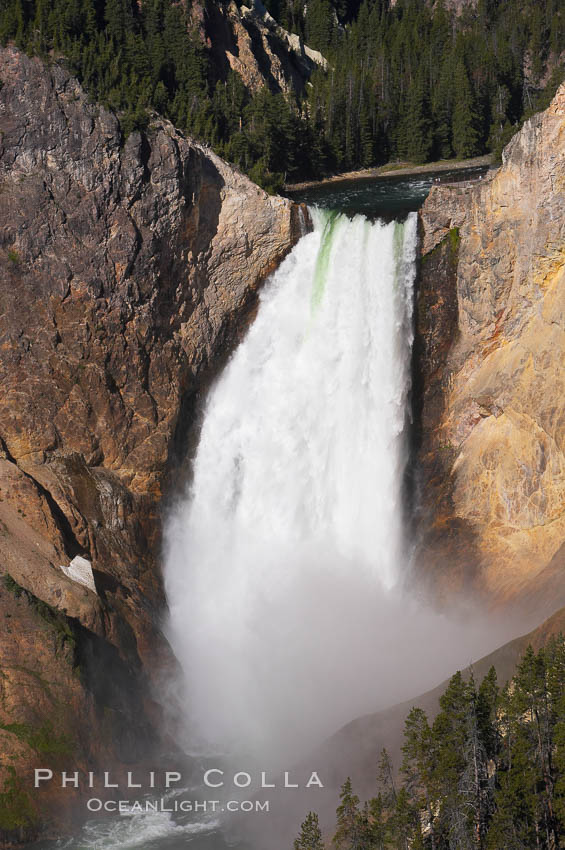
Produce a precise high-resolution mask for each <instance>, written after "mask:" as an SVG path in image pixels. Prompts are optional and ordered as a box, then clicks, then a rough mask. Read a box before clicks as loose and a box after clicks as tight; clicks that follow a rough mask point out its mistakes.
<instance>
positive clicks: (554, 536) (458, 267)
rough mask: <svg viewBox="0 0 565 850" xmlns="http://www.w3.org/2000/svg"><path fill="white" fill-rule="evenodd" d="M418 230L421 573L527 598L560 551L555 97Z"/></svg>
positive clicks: (433, 196)
mask: <svg viewBox="0 0 565 850" xmlns="http://www.w3.org/2000/svg"><path fill="white" fill-rule="evenodd" d="M420 218H421V229H422V252H423V255H424V257H423V263H422V281H421V287H420V299H419V305H418V307H419V310H418V315H419V318H418V323H419V327H418V330H419V350H420V352H421V359H420V363H419V367H418V368H419V381H420V394H419V400H418V403H419V406H420V429H419V430H420V440H421V442H420V448H419V451H420V460H421V464H422V477H421V480H420V483H421V485H422V493H421V504H422V512H423V516H422V522H421V525H420V531H421V532H422V534H423V539H422V541H421V544H422V545H421V552H420V555H421V559H422V560H423V561H424V563H425V567H426V569H427V570H432V571H433V574H434V575H436V576H437V575H439V576H441V577H442V581H443V579H445V580H446V581H447V582H448V583H451V584H454V585H459V584H460V583H461V582H462V581H463V580H464V579H465V577H467V578H469V579H470V580H471V581H472V582H474V583H475V584H476V585H477V586H478V587H480V588H481V589H482V590H485V591H487V592H488V593H489V594H490V595H494V596H495V597H504V598H507V597H510V596H514V595H522V594H524V592H525V591H526V589H527V590H528V593H530V592H531V586H530V585H531V583H532V582H533V581H534V580H535V579H536V576H538V575H539V574H540V573H541V572H542V571H543V570H544V568H545V567H546V566H547V565H549V564H550V562H552V559H554V558H555V557H556V556H557V557H558V558H559V557H561V556H559V551H560V548H561V546H562V544H563V542H564V541H565V410H564V401H563V400H564V398H565V368H564V367H565V310H564V306H565V247H564V246H565V86H562V87H561V88H560V90H559V91H558V93H557V95H556V97H555V99H554V100H553V102H552V104H551V106H550V108H549V109H548V110H547V111H546V112H544V113H541V114H539V115H536V116H535V117H533V118H532V119H530V120H529V121H528V122H527V123H526V124H525V125H524V127H523V129H522V130H521V132H520V133H518V135H517V136H515V137H514V139H513V140H512V141H511V143H510V144H509V145H508V147H507V148H506V150H505V152H504V161H503V165H502V167H501V168H500V169H499V170H498V171H496V172H495V173H494V174H493V175H492V176H490V178H486V179H485V180H484V181H482V182H481V183H479V184H477V185H474V186H472V187H466V186H463V187H453V188H449V187H441V186H440V187H434V188H433V189H432V191H431V193H430V196H429V198H428V200H427V201H426V203H425V204H424V207H423V209H422V210H421V215H420ZM456 228H458V230H456ZM439 328H442V331H441V333H438V329H439ZM434 340H435V342H434ZM446 558H447V559H448V560H447V562H446V560H445V559H446ZM552 563H553V568H555V560H553V562H552ZM552 575H553V576H554V577H555V569H553V570H552ZM538 584H540V586H541V582H540V583H538ZM561 584H563V583H561ZM554 592H555V598H554V600H553V604H554V605H555V607H557V606H558V604H559V602H560V600H561V599H562V598H563V592H564V591H563V589H562V587H560V586H559V584H558V583H557V584H556V585H555V587H554Z"/></svg>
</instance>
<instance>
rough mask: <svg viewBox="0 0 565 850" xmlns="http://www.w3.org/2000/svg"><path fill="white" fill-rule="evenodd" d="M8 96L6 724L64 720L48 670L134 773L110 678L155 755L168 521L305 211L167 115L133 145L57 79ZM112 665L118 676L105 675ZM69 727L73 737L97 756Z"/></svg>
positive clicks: (2, 333)
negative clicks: (192, 447)
mask: <svg viewBox="0 0 565 850" xmlns="http://www.w3.org/2000/svg"><path fill="white" fill-rule="evenodd" d="M0 79H1V80H2V84H3V85H2V88H1V90H0V115H1V121H2V134H1V136H0V181H1V184H0V192H1V199H2V200H1V203H0V386H1V387H2V392H1V393H0V572H1V573H6V574H9V576H10V578H9V579H7V584H6V583H4V584H3V585H2V586H1V587H0V608H1V610H2V611H5V616H6V617H7V618H8V619H9V621H10V629H8V630H5V631H4V632H3V641H2V653H3V656H2V657H3V658H4V659H5V660H6V664H7V665H8V661H7V659H9V658H11V657H14V658H15V659H16V661H15V662H14V664H13V665H11V666H10V665H8V666H9V667H10V670H9V672H8V673H7V674H6V675H7V677H8V679H9V691H10V698H9V699H7V700H3V701H2V703H1V705H0V723H2V724H9V723H21V722H25V723H29V724H31V725H32V726H33V725H34V724H36V723H39V722H40V718H41V717H43V716H48V712H47V713H46V712H45V711H44V708H45V705H44V702H42V700H41V699H38V696H37V693H36V691H37V688H39V687H40V679H39V678H38V676H39V675H40V674H41V675H43V674H42V671H45V670H47V672H48V674H49V675H48V676H46V679H47V680H48V681H51V682H53V683H54V684H53V689H54V694H55V697H56V700H57V701H58V702H59V703H60V704H62V705H68V707H69V711H72V713H73V714H75V715H77V716H82V717H83V720H84V724H85V726H88V728H89V729H90V732H89V735H88V741H89V743H88V747H87V749H89V750H92V748H94V749H95V750H97V752H98V753H99V754H100V753H104V754H105V757H110V756H111V755H112V754H113V755H114V756H116V757H118V756H117V755H116V754H117V752H118V741H119V739H120V738H121V739H122V740H123V739H124V735H123V734H122V733H120V732H119V729H118V727H116V729H114V730H113V731H112V730H111V729H110V726H111V724H110V726H108V724H107V722H106V720H104V717H106V715H105V714H104V710H105V707H108V706H107V705H106V703H104V699H106V696H105V695H104V694H103V693H102V694H101V693H95V692H94V691H93V690H92V682H93V681H94V678H96V677H98V678H99V679H100V680H102V679H103V678H104V675H105V673H104V669H105V670H106V673H107V675H108V676H111V677H113V679H114V681H116V682H120V681H121V682H122V683H123V691H124V693H123V694H121V696H119V695H117V694H114V695H113V696H112V695H110V697H108V699H113V700H114V703H115V704H113V705H112V706H110V707H109V710H110V711H112V710H115V711H119V712H121V717H122V720H124V718H125V721H126V722H127V723H129V726H130V729H131V730H132V734H135V733H136V731H137V732H139V735H138V736H137V737H138V739H139V740H147V739H148V737H149V733H148V731H147V729H148V727H149V726H150V725H151V722H152V721H150V719H148V718H149V717H150V715H151V712H152V711H153V709H152V707H151V706H150V705H148V704H144V700H143V699H142V698H141V697H140V692H139V687H138V686H137V685H135V684H132V682H137V683H138V685H139V683H141V682H143V680H144V677H146V676H148V675H149V674H151V672H152V671H154V670H157V669H160V668H162V666H163V663H164V662H163V658H162V656H163V654H164V655H165V657H167V650H166V646H165V644H164V642H163V640H162V639H161V638H160V631H159V622H160V617H161V612H162V606H163V601H164V599H163V592H162V588H161V579H160V575H159V571H158V569H157V565H156V556H157V554H158V548H159V517H158V504H159V500H160V496H161V492H162V490H163V484H164V481H165V480H166V478H167V475H168V473H169V471H170V470H171V469H172V468H173V467H174V465H175V461H176V460H178V457H179V455H180V453H182V451H183V445H184V440H185V438H186V434H185V432H184V431H183V430H181V429H179V427H178V422H179V418H180V411H181V409H182V411H183V416H182V422H183V427H184V428H186V427H189V425H190V422H191V411H192V409H193V407H194V399H195V396H196V394H197V392H198V390H199V388H200V387H201V386H202V383H203V382H204V381H206V380H209V378H210V376H211V375H212V374H213V373H214V371H215V370H216V369H217V368H218V366H219V365H220V362H223V361H222V358H224V357H225V354H226V351H229V349H230V346H231V345H232V344H234V343H235V341H236V340H237V338H238V335H239V334H240V333H241V331H242V328H243V327H244V326H245V321H246V317H247V316H248V315H249V314H250V311H252V309H253V306H254V299H255V292H256V290H257V288H258V286H259V285H260V283H261V282H262V280H263V279H264V278H265V277H266V275H267V274H268V273H269V272H270V271H271V270H272V269H273V268H274V267H276V265H277V264H278V262H279V261H280V260H281V259H282V257H284V255H285V254H286V253H287V252H288V251H289V250H290V248H291V247H292V245H293V244H294V242H295V241H296V239H297V238H298V235H299V230H300V228H299V218H298V214H297V212H298V208H297V207H295V206H294V205H293V204H291V203H290V202H289V201H286V200H283V199H282V198H277V197H269V196H268V195H266V194H265V193H264V192H263V191H261V190H260V189H259V188H258V187H256V186H255V185H254V184H253V183H251V182H250V181H249V180H248V179H247V178H246V177H244V176H243V175H242V174H240V173H239V172H237V171H236V170H234V169H233V168H231V167H230V166H228V165H227V164H226V163H224V162H223V161H222V160H221V159H219V158H218V157H216V156H215V155H214V154H212V153H211V152H209V151H208V150H205V149H203V148H202V147H200V146H199V145H197V144H196V143H194V142H193V141H192V140H190V139H187V138H185V137H184V136H182V134H180V133H178V132H177V131H176V130H175V129H174V128H173V127H172V125H170V124H169V123H167V122H166V121H164V120H162V119H161V118H159V117H157V116H156V117H155V118H154V120H153V121H152V123H151V126H150V128H149V129H148V131H147V132H146V133H144V134H140V133H132V134H131V135H130V136H129V137H128V138H127V139H125V138H123V136H122V132H121V129H120V125H119V122H118V120H117V119H116V117H115V116H114V115H113V114H111V113H109V112H107V111H106V110H104V109H103V108H102V107H99V106H96V105H94V104H91V103H89V102H88V100H87V97H86V95H85V94H84V92H83V91H82V90H81V88H80V86H79V85H78V83H77V82H76V80H74V79H73V78H72V77H70V76H69V74H68V72H67V71H65V70H64V68H63V67H62V66H60V65H58V64H57V63H52V64H50V65H49V66H46V65H44V64H43V63H42V62H41V61H40V60H38V59H30V58H28V57H27V56H25V55H23V54H21V53H20V52H19V51H17V50H16V49H14V48H7V49H3V50H0ZM77 558H79V559H80V558H82V559H83V562H81V561H77V560H76V559H77ZM84 562H86V563H87V564H88V565H89V567H88V569H89V570H90V566H91V568H92V570H91V575H92V577H93V580H94V588H95V590H93V588H92V584H91V581H90V573H89V577H88V581H86V582H85V581H83V582H81V581H77V580H76V575H75V574H74V573H73V574H71V572H72V571H70V565H71V564H73V563H74V564H75V566H76V564H77V563H78V564H79V565H80V564H82V573H84V570H85V569H86V567H85V563H84ZM61 567H65V570H66V572H65V570H63V569H62V568H61ZM75 572H76V571H75ZM22 589H23V590H22ZM23 591H25V592H23ZM39 603H45V604H46V605H48V606H50V607H49V610H50V611H53V612H55V615H54V616H55V619H53V618H51V621H50V617H51V615H50V614H49V613H48V610H47V609H46V608H45V607H43V608H42V607H41V605H40V604H39ZM28 609H29V610H28ZM38 612H39V613H38ZM42 614H43V615H45V616H46V617H47V620H46V619H45V616H44V617H43V618H42V616H41V615H42ZM38 617H39V619H38ZM30 618H31V620H32V621H34V622H35V620H36V621H37V629H38V630H39V631H38V634H39V638H38V639H37V645H36V643H35V642H34V640H33V639H26V642H25V653H26V659H27V660H26V664H25V669H26V670H27V671H28V672H27V673H26V674H25V676H24V672H22V670H21V669H20V667H22V668H23V665H19V666H18V665H17V663H16V662H17V659H18V658H20V656H21V649H17V648H16V643H18V641H19V642H20V643H21V640H22V637H21V629H20V628H19V624H20V621H21V623H24V622H25V623H28V621H31V620H30ZM58 618H59V619H58ZM60 618H62V619H60ZM69 618H73V620H72V623H71V626H72V628H71V631H72V630H73V629H76V634H75V632H74V631H72V635H69V636H68V637H69V641H70V640H71V637H72V641H73V642H74V643H73V644H72V647H75V648H76V652H75V648H72V647H71V644H70V643H69V642H67V643H66V644H65V645H66V650H65V652H59V651H58V648H59V649H60V640H59V639H60V638H61V634H63V637H64V634H65V631H64V630H65V628H66V627H67V626H66V625H65V624H68V623H69V622H70V620H69ZM40 626H41V629H40V628H39V627H40ZM26 628H27V626H26ZM43 628H45V629H47V637H46V636H45V635H44V634H43V631H42V629H43ZM61 630H62V631H61ZM58 641H59V642H58ZM65 641H66V638H65ZM69 647H71V648H69ZM85 647H91V649H92V647H98V649H96V651H94V649H93V650H92V652H90V649H89V650H88V652H87V650H86V649H85ZM81 653H82V654H81ZM79 656H80V657H79ZM95 656H96V657H97V658H99V659H106V661H105V662H104V669H101V670H98V671H97V673H96V676H94V673H93V676H89V673H88V671H89V667H88V665H89V659H90V660H92V658H94V657H95ZM81 658H82V661H81V660H80V659H81ZM109 659H110V660H109ZM158 659H160V660H158ZM106 662H107V663H106ZM93 663H94V662H93ZM120 665H121V666H120ZM75 667H76V668H77V669H78V668H80V676H79V677H78V678H77V676H76V675H72V673H73V669H74V668H75ZM122 668H123V669H122ZM2 669H3V670H4V665H3V666H2ZM6 669H8V667H6ZM30 671H31V672H30ZM34 674H37V675H35V677H34ZM26 677H27V678H26ZM93 677H94V678H93ZM24 679H25V681H24ZM6 681H7V680H6ZM69 682H71V683H72V688H71V686H70V684H69ZM30 683H31V684H30ZM32 685H33V686H34V687H32ZM6 687H8V684H6ZM127 691H130V692H131V693H130V696H129V697H128V696H127V693H126V692H127ZM144 693H146V694H148V693H149V688H145V691H144ZM122 697H123V701H122V703H120V700H121V699H122ZM99 703H100V704H99ZM38 707H39V708H41V710H39V708H38ZM81 712H82V715H81ZM69 716H70V715H69V713H68V711H67V709H65V711H63V712H62V714H60V715H59V716H58V718H57V728H58V729H59V731H62V732H69V734H70V735H71V739H72V742H73V747H75V746H76V747H78V748H80V747H82V750H81V751H80V752H81V753H82V756H81V757H83V756H84V758H85V759H86V758H88V759H91V758H94V756H95V755H96V753H92V752H88V753H87V752H86V750H85V749H84V747H85V746H86V744H85V742H84V740H83V741H82V743H80V742H78V739H76V738H75V737H73V736H74V732H73V731H72V730H70V727H69V723H70V720H69ZM103 720H104V724H106V725H104V724H102V721H103ZM100 724H102V725H100ZM136 724H137V725H136ZM73 729H74V727H73ZM6 737H7V738H8V739H9V740H11V738H10V736H9V735H8V733H3V738H6ZM12 737H13V736H12ZM83 737H84V736H83ZM16 744H17V747H19V748H20V749H21V747H22V746H24V749H25V742H24V743H23V744H22V742H21V741H16V740H15V738H14V746H16ZM3 747H4V748H5V749H6V748H7V749H8V750H9V749H10V747H9V742H4V741H3ZM28 755H29V757H30V758H31V757H33V753H31V750H29V748H28ZM79 755H80V754H79ZM79 755H77V758H78V757H79ZM139 756H140V754H139V753H133V755H132V754H131V753H130V754H129V756H128V757H132V758H134V759H135V758H138V757H139ZM18 763H19V764H21V765H22V766H25V764H24V760H23V757H22V758H20V756H18ZM0 787H1V783H0Z"/></svg>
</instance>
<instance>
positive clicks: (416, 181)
mask: <svg viewBox="0 0 565 850" xmlns="http://www.w3.org/2000/svg"><path fill="white" fill-rule="evenodd" d="M488 172H489V166H488V165H482V166H472V167H469V168H452V169H447V170H445V169H444V170H439V171H430V172H426V173H424V174H414V175H406V174H404V175H399V176H392V175H390V174H389V175H386V176H381V177H363V176H361V177H353V178H346V179H343V180H342V179H340V180H331V181H327V182H322V183H319V184H317V185H315V186H309V187H307V188H303V189H293V190H289V191H288V192H287V193H286V194H287V195H288V197H289V198H291V199H292V200H293V201H296V202H299V203H305V204H308V205H311V206H317V207H322V208H324V209H337V210H339V211H340V212H343V213H346V215H356V214H361V215H364V216H367V218H384V219H386V220H387V221H389V220H390V219H392V218H402V217H404V216H405V215H406V214H407V213H409V212H415V211H416V210H418V209H419V208H420V207H421V206H422V204H423V203H424V201H425V200H426V198H427V197H428V194H429V191H430V189H431V187H432V186H433V185H434V184H438V183H439V184H453V183H465V182H467V181H472V182H474V181H478V180H481V179H484V178H485V176H486V175H487V174H488Z"/></svg>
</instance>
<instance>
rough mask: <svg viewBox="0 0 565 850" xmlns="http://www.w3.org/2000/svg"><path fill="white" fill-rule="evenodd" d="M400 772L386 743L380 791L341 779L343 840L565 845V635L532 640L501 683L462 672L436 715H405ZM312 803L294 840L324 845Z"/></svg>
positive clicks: (444, 845)
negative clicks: (363, 791) (362, 790)
mask: <svg viewBox="0 0 565 850" xmlns="http://www.w3.org/2000/svg"><path fill="white" fill-rule="evenodd" d="M402 752H403V762H402V767H401V771H400V779H398V778H396V777H395V772H394V770H393V766H392V764H391V761H390V758H389V756H388V754H387V752H386V751H385V750H383V752H382V754H381V758H380V764H379V766H378V779H377V789H376V790H377V794H376V796H375V797H374V798H373V799H371V800H369V801H368V802H367V803H365V804H364V805H363V806H362V805H361V804H360V801H359V798H358V797H357V795H355V794H354V792H353V789H352V786H351V780H350V779H347V780H346V781H345V783H344V784H343V786H342V789H341V796H340V804H339V807H338V809H337V825H336V831H335V836H334V839H333V845H334V846H335V847H336V848H337V850H393V849H394V850H408V848H410V850H558V848H560V847H561V848H562V847H564V846H565V640H564V638H563V637H562V636H560V637H559V638H554V639H552V640H550V642H549V643H548V644H547V646H546V647H545V648H543V649H541V650H540V651H539V652H538V653H535V652H534V651H533V650H532V648H531V647H529V648H528V649H527V651H526V653H525V655H524V656H523V658H522V660H521V662H520V664H519V666H518V668H517V672H516V675H515V676H514V678H513V679H512V681H511V682H510V683H509V684H507V685H506V686H505V687H504V688H502V689H500V688H499V686H498V683H497V679H496V673H495V670H494V668H492V669H491V670H490V672H489V673H488V675H487V676H486V677H485V678H484V679H483V681H482V683H481V684H480V685H477V683H476V682H475V681H474V679H473V677H472V676H471V678H470V679H469V680H465V678H464V677H463V676H462V675H461V673H457V674H456V675H455V676H453V678H452V679H451V681H450V682H449V685H448V687H447V689H446V691H445V692H444V694H443V695H442V696H441V698H440V711H439V713H438V714H437V716H436V717H435V720H434V721H433V723H430V721H429V720H428V717H427V716H426V713H425V712H424V711H423V710H422V709H420V708H413V709H412V711H411V712H410V714H409V715H408V717H407V719H406V724H405V732H404V745H403V748H402ZM323 847H324V843H323V841H322V835H321V832H320V829H319V824H318V819H317V816H316V815H315V814H314V813H312V812H311V813H310V814H309V815H308V818H307V819H306V821H305V822H304V824H303V825H302V832H301V835H300V837H299V838H298V839H297V841H296V842H295V850H323Z"/></svg>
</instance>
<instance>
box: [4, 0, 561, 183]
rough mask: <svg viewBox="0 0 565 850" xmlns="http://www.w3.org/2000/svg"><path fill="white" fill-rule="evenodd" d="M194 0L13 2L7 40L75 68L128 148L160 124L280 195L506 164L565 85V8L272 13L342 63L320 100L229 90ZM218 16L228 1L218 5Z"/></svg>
mask: <svg viewBox="0 0 565 850" xmlns="http://www.w3.org/2000/svg"><path fill="white" fill-rule="evenodd" d="M190 2H191V0H186V2H182V3H178V2H176V0H143V3H138V2H136V0H3V3H2V6H1V10H0V41H1V42H2V43H7V42H10V41H13V42H15V43H16V44H18V45H19V46H21V47H22V48H24V49H25V50H26V51H28V52H30V53H36V54H39V55H43V56H47V55H50V56H55V57H60V56H64V57H65V58H66V61H67V62H68V64H69V65H70V68H71V70H72V71H73V72H74V73H76V74H77V76H78V77H79V79H80V80H81V82H82V83H83V85H84V86H85V88H86V89H87V91H88V92H89V93H90V94H91V96H92V98H93V99H94V100H97V101H100V102H102V103H104V104H105V105H107V106H109V107H111V108H112V109H114V110H116V111H117V112H119V113H121V114H122V126H123V128H124V132H125V133H126V134H127V133H128V132H130V131H131V130H132V129H134V128H137V127H142V126H143V125H144V124H146V123H147V121H148V120H149V115H150V112H151V110H152V109H154V110H157V111H158V112H161V113H163V114H164V115H166V116H167V117H169V118H170V119H171V120H172V121H173V122H174V123H175V125H176V126H178V127H179V128H180V129H181V130H183V131H185V132H187V133H189V134H192V135H194V136H196V137H197V138H200V139H201V140H203V141H206V142H208V143H209V144H211V145H212V146H213V147H214V148H215V149H216V150H217V151H218V152H219V153H220V154H222V155H223V156H224V157H226V158H227V159H229V160H230V161H232V162H234V163H235V164H236V165H239V166H240V167H241V168H243V169H244V170H245V171H247V172H248V173H249V174H250V175H251V176H252V177H253V178H254V179H255V180H257V181H258V182H261V183H262V184H263V185H265V186H267V187H268V188H277V187H279V186H280V185H281V183H282V181H283V179H285V178H286V179H287V180H293V179H297V178H304V177H312V176H313V177H317V176H322V175H324V174H327V173H330V172H334V171H339V170H343V169H351V168H357V167H364V166H369V165H375V164H380V163H384V162H387V161H389V160H394V159H408V160H413V161H425V160H430V159H434V158H449V157H453V156H457V157H460V158H463V157H468V156H472V155H474V154H480V153H484V152H486V151H488V150H495V151H498V150H500V148H501V146H502V145H503V143H505V142H506V141H507V140H508V139H509V138H510V136H511V134H512V133H513V132H514V131H515V130H516V129H517V127H518V126H519V124H520V122H521V121H522V120H523V119H524V117H526V116H527V115H528V114H530V113H532V112H533V111H535V110H536V109H539V108H543V107H544V106H545V105H546V103H547V102H548V100H549V98H550V97H551V96H552V94H553V93H554V91H555V89H556V87H557V85H558V84H559V82H560V81H561V79H562V77H563V68H562V66H561V65H560V63H559V57H560V55H561V53H562V51H563V50H564V49H565V0H478V3H477V5H476V6H473V5H471V6H470V7H469V8H468V9H466V10H465V11H464V13H463V14H462V15H460V16H457V15H455V14H454V13H453V12H449V11H447V10H446V8H445V7H444V5H443V2H442V0H436V2H435V3H433V4H432V3H431V2H425V0H397V2H396V4H395V5H394V6H393V7H391V5H390V0H362V2H360V0H308V3H307V4H305V3H304V2H303V0H268V2H267V5H268V7H269V9H270V11H271V12H272V13H273V14H274V15H275V16H276V17H277V18H278V20H279V21H280V22H281V23H282V24H283V25H285V26H286V27H287V28H289V29H290V30H292V31H294V32H298V33H299V34H301V35H302V36H304V37H305V38H306V40H307V42H308V43H310V44H311V45H312V46H314V47H317V48H319V49H320V50H321V51H322V52H323V53H324V54H325V55H326V56H327V58H328V60H329V63H330V67H329V70H328V72H324V71H323V70H321V69H319V70H317V71H316V72H315V73H314V75H313V77H312V80H311V83H310V84H309V85H308V86H307V87H306V90H305V92H304V93H302V94H300V95H298V94H295V95H293V96H291V97H285V96H284V95H283V94H282V93H280V92H276V91H271V90H270V89H268V88H265V89H264V90H263V91H261V92H259V93H258V94H256V95H255V96H251V95H250V94H249V92H248V91H247V90H246V89H245V87H244V85H243V82H242V81H241V78H240V77H239V76H238V75H237V74H235V73H233V72H231V71H230V72H228V74H227V76H221V75H220V71H219V69H218V68H216V67H215V66H214V63H213V61H212V59H211V53H210V50H209V48H208V47H207V46H206V45H205V44H204V43H203V40H202V37H201V34H200V33H199V32H198V31H197V29H195V28H194V26H193V25H192V23H191V21H192V18H191V6H190ZM208 2H215V0H208Z"/></svg>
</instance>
